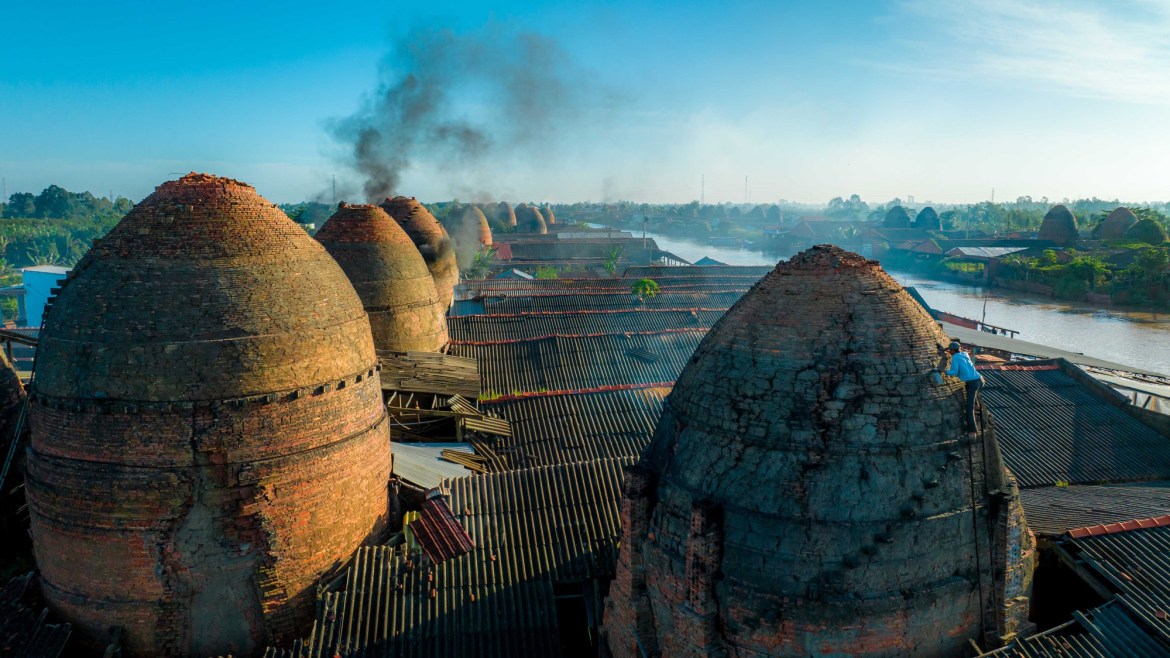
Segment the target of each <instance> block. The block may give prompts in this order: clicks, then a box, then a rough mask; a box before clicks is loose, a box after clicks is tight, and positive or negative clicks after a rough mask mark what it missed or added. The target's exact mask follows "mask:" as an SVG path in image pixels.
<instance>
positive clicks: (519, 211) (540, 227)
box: [516, 203, 548, 234]
mask: <svg viewBox="0 0 1170 658" xmlns="http://www.w3.org/2000/svg"><path fill="white" fill-rule="evenodd" d="M516 231H517V232H519V233H542V234H543V233H548V225H547V224H545V223H544V216H543V215H541V214H540V211H539V210H537V209H536V206H530V205H528V204H527V203H521V204H520V205H518V206H516Z"/></svg>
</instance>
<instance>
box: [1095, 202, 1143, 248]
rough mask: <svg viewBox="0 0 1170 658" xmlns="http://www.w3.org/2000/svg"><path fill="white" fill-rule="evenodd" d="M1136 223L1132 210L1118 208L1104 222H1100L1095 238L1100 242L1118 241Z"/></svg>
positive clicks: (1135, 216)
mask: <svg viewBox="0 0 1170 658" xmlns="http://www.w3.org/2000/svg"><path fill="white" fill-rule="evenodd" d="M1137 222H1138V219H1137V215H1134V214H1133V211H1132V210H1130V209H1129V208H1126V207H1124V206H1122V207H1119V208H1117V209H1115V210H1114V211H1113V212H1111V213H1109V216H1108V217H1106V218H1105V221H1103V222H1101V226H1100V228H1099V231H1098V234H1097V237H1099V238H1101V239H1102V240H1120V239H1122V238H1123V237H1125V232H1126V231H1128V230H1129V228H1130V227H1131V226H1133V225H1134V224H1137Z"/></svg>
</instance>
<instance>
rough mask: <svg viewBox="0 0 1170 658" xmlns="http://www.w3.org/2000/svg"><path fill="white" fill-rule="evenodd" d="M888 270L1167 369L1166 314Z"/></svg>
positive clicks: (1035, 333) (970, 311)
mask: <svg viewBox="0 0 1170 658" xmlns="http://www.w3.org/2000/svg"><path fill="white" fill-rule="evenodd" d="M647 235H648V237H652V238H654V240H655V241H656V242H657V243H658V245H659V246H660V247H661V248H662V249H665V250H666V251H670V252H672V253H675V254H678V255H679V256H681V257H683V258H685V259H687V260H689V261H691V262H695V261H697V260H699V259H700V258H703V257H704V256H705V257H708V258H713V259H715V260H717V261H720V262H723V263H727V264H728V265H774V264H775V263H776V262H777V261H779V260H782V259H783V258H786V257H787V256H789V255H791V254H786V255H780V254H769V253H765V252H763V251H760V250H752V249H729V248H725V247H714V246H710V245H705V244H701V243H697V242H692V241H689V240H679V239H677V238H671V237H669V236H662V235H659V234H656V233H648V234H647ZM888 271H889V273H890V275H891V276H893V277H894V279H895V280H896V281H898V282H899V283H901V284H902V285H904V286H914V287H915V288H917V289H918V291H919V293H920V294H922V296H923V298H924V299H925V300H926V302H927V303H928V304H930V305H931V306H932V307H934V308H937V309H940V310H944V311H947V312H948V313H953V314H955V315H960V316H963V317H967V318H971V319H974V320H981V321H986V322H987V323H989V324H993V325H997V326H1001V327H1007V328H1009V329H1014V330H1016V331H1018V332H1020V333H1019V335H1018V338H1020V339H1021V340H1026V341H1029V342H1032V343H1040V344H1042V345H1049V346H1052V347H1057V348H1060V349H1063V350H1067V351H1070V352H1080V353H1082V354H1087V355H1090V356H1094V357H1097V358H1100V359H1104V360H1107V361H1113V362H1116V363H1121V364H1127V365H1130V366H1133V367H1135V368H1140V369H1143V370H1151V371H1154V372H1159V373H1170V313H1166V312H1161V313H1159V312H1157V311H1153V310H1148V309H1128V308H1119V307H1100V306H1094V305H1092V304H1086V303H1077V302H1070V301H1065V300H1056V299H1052V298H1050V297H1044V296H1040V295H1036V294H1032V293H1028V292H1023V291H1014V290H1007V289H1003V288H982V287H979V286H975V285H972V284H971V283H962V282H951V281H939V280H937V279H934V278H929V277H925V276H923V275H922V274H920V273H914V272H907V271H903V270H898V269H892V270H888Z"/></svg>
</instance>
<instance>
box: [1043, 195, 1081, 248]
mask: <svg viewBox="0 0 1170 658" xmlns="http://www.w3.org/2000/svg"><path fill="white" fill-rule="evenodd" d="M1037 237H1039V238H1040V239H1041V240H1051V241H1053V242H1055V243H1056V244H1057V245H1060V246H1068V245H1071V244H1073V243H1075V242H1076V241H1077V218H1076V216H1075V215H1073V214H1072V211H1071V210H1069V209H1068V208H1066V207H1065V206H1064V205H1055V206H1053V207H1052V209H1051V210H1049V211H1048V213H1047V214H1045V215H1044V221H1043V222H1041V224H1040V232H1039V233H1038V234H1037Z"/></svg>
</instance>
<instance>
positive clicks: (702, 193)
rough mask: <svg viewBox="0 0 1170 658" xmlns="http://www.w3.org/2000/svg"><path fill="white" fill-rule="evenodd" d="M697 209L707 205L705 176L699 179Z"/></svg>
mask: <svg viewBox="0 0 1170 658" xmlns="http://www.w3.org/2000/svg"><path fill="white" fill-rule="evenodd" d="M699 181H700V182H699V207H700V208H701V207H703V206H704V205H706V204H707V174H703V175H702V176H701V177H700V178H699Z"/></svg>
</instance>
